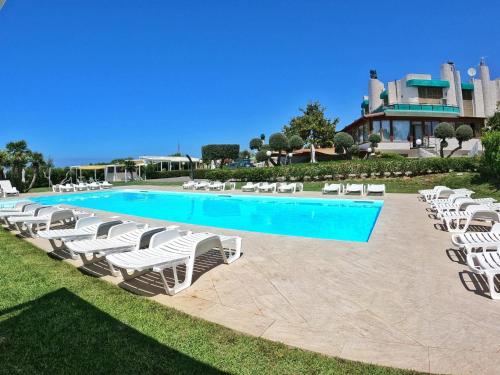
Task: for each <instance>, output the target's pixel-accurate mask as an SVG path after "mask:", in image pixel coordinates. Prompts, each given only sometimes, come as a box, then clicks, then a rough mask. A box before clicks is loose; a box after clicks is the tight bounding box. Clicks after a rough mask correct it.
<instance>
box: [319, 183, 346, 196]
mask: <svg viewBox="0 0 500 375" xmlns="http://www.w3.org/2000/svg"><path fill="white" fill-rule="evenodd" d="M321 191H322V192H323V194H332V193H337V194H342V193H343V192H344V185H342V184H329V183H325V186H323V189H321Z"/></svg>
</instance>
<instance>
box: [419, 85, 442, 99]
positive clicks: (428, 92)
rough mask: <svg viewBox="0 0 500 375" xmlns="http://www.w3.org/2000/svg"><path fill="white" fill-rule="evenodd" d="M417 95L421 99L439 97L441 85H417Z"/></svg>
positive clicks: (440, 95) (440, 96)
mask: <svg viewBox="0 0 500 375" xmlns="http://www.w3.org/2000/svg"><path fill="white" fill-rule="evenodd" d="M418 97H419V98H422V99H441V98H442V97H443V89H442V88H441V87H419V88H418Z"/></svg>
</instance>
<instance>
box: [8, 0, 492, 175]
mask: <svg viewBox="0 0 500 375" xmlns="http://www.w3.org/2000/svg"><path fill="white" fill-rule="evenodd" d="M363 9H364V10H365V11H363ZM410 9H412V8H411V7H409V6H408V5H405V4H401V3H398V2H394V3H393V2H389V3H384V4H379V5H377V6H376V7H373V5H372V4H371V3H370V2H368V1H358V2H357V3H356V4H347V3H343V4H333V3H332V2H329V1H326V0H318V1H316V2H314V3H312V2H307V1H298V0H296V1H281V0H278V1H273V2H272V3H269V2H264V1H254V2H248V3H247V2H231V1H219V2H215V3H210V4H207V3H206V2H202V1H194V2H190V3H188V4H186V3H170V2H143V3H136V2H134V3H127V2H118V1H116V0H110V1H108V2H105V3H102V2H97V1H95V0H90V1H87V2H84V3H74V2H67V1H63V0H55V1H52V2H49V3H41V2H37V1H34V0H26V1H23V2H14V1H7V2H6V4H5V6H4V7H3V8H2V9H1V11H0V35H1V37H2V38H1V42H0V51H1V53H2V56H3V60H2V70H1V75H0V103H2V105H1V106H0V124H2V125H1V129H0V148H3V147H4V145H5V143H7V142H9V141H13V140H19V139H25V140H26V141H27V142H28V146H29V147H30V148H31V149H32V150H35V151H39V152H42V153H43V154H44V155H45V157H46V158H52V159H53V160H54V162H55V164H56V165H58V166H70V165H79V164H88V163H96V162H101V161H109V160H112V159H116V158H122V157H127V156H132V157H138V156H140V155H148V154H149V155H168V154H172V153H175V152H176V151H177V148H178V144H180V151H181V152H182V153H183V154H186V153H188V154H190V155H193V156H196V157H199V156H200V154H201V147H202V146H203V145H204V144H210V143H238V144H240V145H241V150H244V149H247V148H248V142H249V140H250V139H251V138H254V137H258V136H259V135H260V134H261V133H264V134H266V136H267V137H269V135H270V134H272V133H275V132H278V131H280V130H281V129H282V127H283V125H285V124H286V123H288V121H289V120H290V119H291V118H292V117H294V116H297V115H299V108H304V107H305V106H306V105H307V104H308V103H309V102H313V101H319V102H320V103H321V104H322V105H323V106H324V107H326V109H327V110H326V115H327V117H329V118H335V117H339V118H340V123H339V125H338V127H337V129H338V130H340V129H342V128H343V127H344V126H346V125H348V124H349V123H351V122H352V121H354V120H355V119H356V118H357V117H359V115H360V104H361V101H362V97H363V95H365V94H367V82H368V78H369V71H370V69H376V70H377V72H378V76H379V78H380V79H381V80H382V81H384V82H387V81H391V80H395V79H399V78H401V77H403V76H404V75H406V74H407V73H412V72H413V73H430V74H432V75H433V76H434V77H436V76H438V75H439V66H440V64H442V63H444V62H446V61H448V60H451V61H454V62H455V64H456V66H457V69H458V70H460V71H461V72H462V80H463V81H466V80H467V76H466V70H467V68H469V67H471V66H476V65H477V64H478V63H479V59H480V58H481V57H482V56H484V57H485V58H486V61H487V63H488V65H489V67H490V71H491V74H492V78H496V77H500V50H499V49H498V47H497V46H498V40H500V30H499V29H498V27H497V24H498V22H497V19H496V18H497V15H498V13H499V12H500V4H498V3H490V4H484V3H483V2H481V3H478V4H476V5H475V9H474V10H473V14H476V15H478V14H480V15H481V32H480V33H472V32H469V30H470V28H465V27H463V24H459V23H457V22H456V21H455V17H450V9H453V10H454V14H463V15H465V14H468V15H470V13H471V12H470V10H469V4H468V3H466V2H465V1H463V0H460V1H453V2H452V1H449V0H446V1H442V2H439V3H435V2H431V1H429V0H424V1H423V2H421V3H420V4H419V9H432V12H433V16H432V17H426V19H425V25H424V26H425V27H424V26H422V24H421V23H418V22H414V21H412V20H411V18H409V17H408V12H409V10H410ZM96 10H97V11H96ZM89 25H91V27H89ZM422 41H430V42H429V43H423V42H422ZM443 41H445V42H443ZM19 46H22V48H19ZM416 46H418V48H417V47H416Z"/></svg>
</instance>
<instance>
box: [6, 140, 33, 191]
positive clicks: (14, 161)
mask: <svg viewBox="0 0 500 375" xmlns="http://www.w3.org/2000/svg"><path fill="white" fill-rule="evenodd" d="M5 151H6V153H7V166H8V167H10V172H11V173H10V175H11V177H10V179H11V182H12V184H13V185H14V186H15V187H17V188H18V189H19V190H20V191H23V183H22V178H21V174H22V170H23V168H25V167H26V165H27V164H28V160H29V158H30V155H31V151H30V149H29V148H28V144H27V143H26V141H24V140H21V141H14V142H9V143H7V145H6V146H5Z"/></svg>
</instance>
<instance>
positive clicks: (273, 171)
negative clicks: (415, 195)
mask: <svg viewBox="0 0 500 375" xmlns="http://www.w3.org/2000/svg"><path fill="white" fill-rule="evenodd" d="M478 167H479V159H477V158H466V157H460V158H449V159H448V158H446V159H442V158H426V159H401V160H397V159H368V160H350V161H341V162H326V163H316V164H294V165H288V166H281V167H273V168H241V169H210V170H207V169H198V170H196V171H195V177H196V178H204V179H210V180H222V181H226V180H237V181H256V182H258V181H281V180H286V181H304V180H305V181H307V180H332V179H340V178H348V177H349V175H351V176H350V177H353V175H355V176H361V175H366V176H370V175H374V176H382V177H383V176H384V175H387V176H399V175H411V176H418V175H423V174H428V173H445V172H449V171H450V170H453V171H455V172H465V171H474V170H476V169H478Z"/></svg>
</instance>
